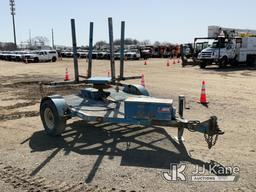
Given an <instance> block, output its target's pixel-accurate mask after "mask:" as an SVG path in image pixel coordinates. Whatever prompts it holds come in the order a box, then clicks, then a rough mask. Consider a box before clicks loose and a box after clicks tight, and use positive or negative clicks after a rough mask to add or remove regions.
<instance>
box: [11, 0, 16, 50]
mask: <svg viewBox="0 0 256 192" xmlns="http://www.w3.org/2000/svg"><path fill="white" fill-rule="evenodd" d="M10 8H11V15H12V25H13V37H14V44H15V47H16V48H17V41H16V30H15V18H14V16H15V2H14V0H10Z"/></svg>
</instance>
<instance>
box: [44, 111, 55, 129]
mask: <svg viewBox="0 0 256 192" xmlns="http://www.w3.org/2000/svg"><path fill="white" fill-rule="evenodd" d="M44 120H45V124H46V125H47V127H48V128H49V129H51V130H52V129H54V125H55V124H54V115H53V112H52V110H51V109H50V108H46V109H45V110H44Z"/></svg>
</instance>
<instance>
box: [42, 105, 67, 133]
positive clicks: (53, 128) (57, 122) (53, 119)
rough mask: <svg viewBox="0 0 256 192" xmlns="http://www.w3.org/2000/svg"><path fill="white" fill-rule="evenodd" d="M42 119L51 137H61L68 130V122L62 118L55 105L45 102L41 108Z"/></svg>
mask: <svg viewBox="0 0 256 192" xmlns="http://www.w3.org/2000/svg"><path fill="white" fill-rule="evenodd" d="M40 117H41V120H42V122H43V125H44V129H45V131H46V133H47V134H48V135H50V136H54V137H56V136H60V135H61V134H62V132H63V131H64V130H65V128H66V120H65V119H64V118H63V117H60V116H59V114H58V111H57V108H56V106H55V104H54V103H53V102H52V101H51V100H44V101H43V103H41V106H40Z"/></svg>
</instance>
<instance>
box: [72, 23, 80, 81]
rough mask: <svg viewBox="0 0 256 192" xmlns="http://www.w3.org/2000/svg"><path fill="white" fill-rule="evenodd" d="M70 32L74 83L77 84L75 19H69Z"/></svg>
mask: <svg viewBox="0 0 256 192" xmlns="http://www.w3.org/2000/svg"><path fill="white" fill-rule="evenodd" d="M71 32H72V43H73V59H74V70H75V82H76V83H79V73H78V60H77V43H76V26H75V19H71Z"/></svg>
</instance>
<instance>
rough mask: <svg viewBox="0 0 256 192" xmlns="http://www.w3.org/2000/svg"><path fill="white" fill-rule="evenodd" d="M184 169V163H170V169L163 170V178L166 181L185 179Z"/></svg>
mask: <svg viewBox="0 0 256 192" xmlns="http://www.w3.org/2000/svg"><path fill="white" fill-rule="evenodd" d="M185 169H186V164H185V163H180V164H176V163H171V164H170V171H169V172H163V175H162V176H163V178H164V179H165V180H167V181H186V175H185V174H184V171H185Z"/></svg>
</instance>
